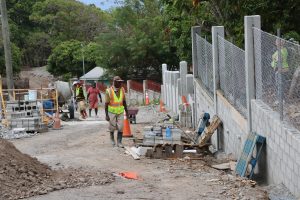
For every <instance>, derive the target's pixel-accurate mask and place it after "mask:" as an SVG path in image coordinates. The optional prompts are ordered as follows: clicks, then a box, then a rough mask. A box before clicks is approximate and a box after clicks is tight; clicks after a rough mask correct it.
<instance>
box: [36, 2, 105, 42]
mask: <svg viewBox="0 0 300 200" xmlns="http://www.w3.org/2000/svg"><path fill="white" fill-rule="evenodd" d="M30 19H31V20H32V21H33V22H35V23H38V24H39V25H40V26H41V28H42V29H43V30H44V31H45V32H46V33H47V34H49V35H50V37H51V44H52V46H56V45H57V44H59V43H60V42H63V41H68V40H72V39H75V40H79V41H86V42H90V41H92V40H93V39H94V37H95V36H96V35H98V33H99V32H101V31H102V30H104V29H105V20H106V15H105V13H104V12H103V11H101V10H100V9H99V8H96V7H95V6H93V5H90V6H86V5H84V4H82V3H80V2H78V1H75V0H44V1H43V2H38V3H36V4H35V5H34V6H33V12H32V14H31V15H30Z"/></svg>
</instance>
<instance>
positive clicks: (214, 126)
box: [199, 115, 221, 147]
mask: <svg viewBox="0 0 300 200" xmlns="http://www.w3.org/2000/svg"><path fill="white" fill-rule="evenodd" d="M220 124H221V120H220V118H219V117H218V116H217V115H215V116H214V117H213V118H212V121H211V123H210V125H209V126H208V127H207V128H206V129H205V131H204V133H203V134H202V136H201V138H200V140H199V146H200V147H201V146H204V145H205V144H206V143H207V141H208V140H209V139H210V138H211V136H212V135H213V134H214V132H215V130H217V128H218V127H219V125H220Z"/></svg>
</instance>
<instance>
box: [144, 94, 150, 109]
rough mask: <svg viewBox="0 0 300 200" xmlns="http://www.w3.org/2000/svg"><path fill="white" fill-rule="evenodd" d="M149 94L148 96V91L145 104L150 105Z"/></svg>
mask: <svg viewBox="0 0 300 200" xmlns="http://www.w3.org/2000/svg"><path fill="white" fill-rule="evenodd" d="M149 103H150V102H149V96H148V93H147V92H146V100H145V105H146V106H147V105H149Z"/></svg>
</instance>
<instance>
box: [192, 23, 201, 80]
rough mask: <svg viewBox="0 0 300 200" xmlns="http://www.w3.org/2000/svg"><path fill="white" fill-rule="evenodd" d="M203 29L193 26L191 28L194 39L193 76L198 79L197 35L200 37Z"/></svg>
mask: <svg viewBox="0 0 300 200" xmlns="http://www.w3.org/2000/svg"><path fill="white" fill-rule="evenodd" d="M200 33H201V28H200V26H193V27H192V28H191V37H192V59H193V74H194V77H195V78H196V77H198V57H197V56H198V52H197V37H196V34H198V35H199V36H200Z"/></svg>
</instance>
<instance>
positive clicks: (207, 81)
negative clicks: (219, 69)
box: [196, 34, 214, 97]
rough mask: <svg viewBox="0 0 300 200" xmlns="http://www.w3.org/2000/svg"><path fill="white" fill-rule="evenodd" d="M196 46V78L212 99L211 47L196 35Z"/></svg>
mask: <svg viewBox="0 0 300 200" xmlns="http://www.w3.org/2000/svg"><path fill="white" fill-rule="evenodd" d="M196 41H197V42H196V44H197V66H198V74H197V76H198V77H199V79H200V80H201V82H202V83H203V85H204V86H205V87H206V89H207V91H208V94H209V95H210V96H211V97H213V91H214V79H213V63H212V60H213V59H212V45H211V44H210V43H209V42H207V41H206V40H205V39H204V38H202V37H200V36H199V35H198V34H196Z"/></svg>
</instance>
